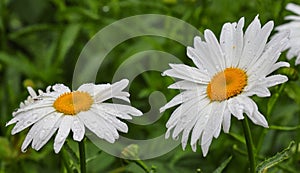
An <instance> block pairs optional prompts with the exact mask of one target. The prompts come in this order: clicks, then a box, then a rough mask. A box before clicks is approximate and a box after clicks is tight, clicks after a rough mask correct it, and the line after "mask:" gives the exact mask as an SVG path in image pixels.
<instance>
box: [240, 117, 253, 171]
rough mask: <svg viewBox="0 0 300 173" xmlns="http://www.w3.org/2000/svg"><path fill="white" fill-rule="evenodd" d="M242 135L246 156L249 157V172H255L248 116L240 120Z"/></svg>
mask: <svg viewBox="0 0 300 173" xmlns="http://www.w3.org/2000/svg"><path fill="white" fill-rule="evenodd" d="M242 125H243V131H244V136H245V140H246V145H247V151H248V158H249V167H250V173H255V169H256V163H255V152H254V144H253V140H252V135H251V130H250V127H249V123H248V118H247V117H245V119H243V120H242Z"/></svg>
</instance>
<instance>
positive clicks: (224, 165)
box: [213, 156, 232, 173]
mask: <svg viewBox="0 0 300 173" xmlns="http://www.w3.org/2000/svg"><path fill="white" fill-rule="evenodd" d="M231 159H232V156H230V157H228V159H226V160H225V161H224V162H223V163H222V164H221V165H220V166H219V167H218V168H217V169H216V170H214V172H213V173H221V172H222V171H223V170H224V169H225V168H226V166H227V165H228V164H229V162H230V161H231Z"/></svg>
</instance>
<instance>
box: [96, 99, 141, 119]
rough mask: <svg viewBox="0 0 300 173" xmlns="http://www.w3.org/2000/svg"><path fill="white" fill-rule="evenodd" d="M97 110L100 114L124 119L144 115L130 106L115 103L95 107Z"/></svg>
mask: <svg viewBox="0 0 300 173" xmlns="http://www.w3.org/2000/svg"><path fill="white" fill-rule="evenodd" d="M94 107H95V108H96V109H98V110H99V111H100V112H106V113H108V114H111V115H114V116H116V117H120V118H122V119H131V116H141V115H143V113H142V112H141V111H140V110H138V109H136V108H134V107H132V106H130V105H121V104H115V103H101V104H96V105H94ZM128 115H131V116H128Z"/></svg>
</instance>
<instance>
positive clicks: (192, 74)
mask: <svg viewBox="0 0 300 173" xmlns="http://www.w3.org/2000/svg"><path fill="white" fill-rule="evenodd" d="M169 65H170V66H171V68H172V69H168V70H166V71H164V72H163V75H167V76H171V77H175V78H179V79H184V80H187V81H190V82H194V83H199V84H208V82H209V80H210V79H209V77H208V76H207V75H206V74H204V73H202V72H201V71H200V70H199V69H197V68H195V67H190V66H187V65H184V64H169Z"/></svg>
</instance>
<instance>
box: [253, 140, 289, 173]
mask: <svg viewBox="0 0 300 173" xmlns="http://www.w3.org/2000/svg"><path fill="white" fill-rule="evenodd" d="M294 144H295V142H294V141H292V142H290V144H289V146H288V147H287V148H286V149H284V150H283V151H281V152H279V153H277V154H276V155H275V156H273V157H270V158H268V159H266V160H264V161H263V162H261V163H260V164H258V165H257V167H256V170H257V172H259V173H263V172H265V171H266V170H267V169H269V168H271V167H273V166H275V165H277V164H279V163H281V162H283V161H284V160H286V159H289V158H290V157H291V155H292V152H291V148H292V146H293V145H294Z"/></svg>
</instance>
